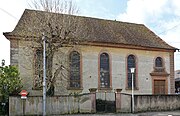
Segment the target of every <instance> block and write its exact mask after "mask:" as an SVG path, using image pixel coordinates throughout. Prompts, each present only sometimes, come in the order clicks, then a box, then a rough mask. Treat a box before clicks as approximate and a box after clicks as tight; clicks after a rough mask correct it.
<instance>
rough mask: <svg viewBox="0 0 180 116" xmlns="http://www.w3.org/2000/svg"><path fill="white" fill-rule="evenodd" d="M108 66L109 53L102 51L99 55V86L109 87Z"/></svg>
mask: <svg viewBox="0 0 180 116" xmlns="http://www.w3.org/2000/svg"><path fill="white" fill-rule="evenodd" d="M109 70H110V66H109V55H108V54H107V53H102V54H101V55H100V87H102V88H103V87H104V88H109V87H110V71H109Z"/></svg>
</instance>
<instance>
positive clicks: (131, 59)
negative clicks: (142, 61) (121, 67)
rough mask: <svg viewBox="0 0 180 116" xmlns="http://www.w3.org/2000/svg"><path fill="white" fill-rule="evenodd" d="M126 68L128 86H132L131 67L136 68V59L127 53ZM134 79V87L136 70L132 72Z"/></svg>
mask: <svg viewBox="0 0 180 116" xmlns="http://www.w3.org/2000/svg"><path fill="white" fill-rule="evenodd" d="M127 65H128V66H127V68H128V69H127V70H128V88H132V74H131V70H130V69H131V68H136V59H135V56H134V55H129V56H128V58H127ZM133 77H134V78H133V79H134V82H133V84H134V87H136V72H134V74H133Z"/></svg>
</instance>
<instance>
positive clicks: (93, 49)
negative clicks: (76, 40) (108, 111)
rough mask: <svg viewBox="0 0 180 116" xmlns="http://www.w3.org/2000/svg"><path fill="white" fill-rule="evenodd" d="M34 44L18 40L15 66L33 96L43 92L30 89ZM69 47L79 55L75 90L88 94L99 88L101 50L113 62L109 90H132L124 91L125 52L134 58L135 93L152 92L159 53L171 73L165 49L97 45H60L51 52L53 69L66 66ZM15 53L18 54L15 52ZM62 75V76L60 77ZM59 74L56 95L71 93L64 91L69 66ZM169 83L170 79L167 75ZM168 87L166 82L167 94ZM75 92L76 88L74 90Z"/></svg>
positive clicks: (31, 85) (65, 89)
mask: <svg viewBox="0 0 180 116" xmlns="http://www.w3.org/2000/svg"><path fill="white" fill-rule="evenodd" d="M32 45H33V46H37V44H36V43H32V42H30V41H19V52H18V57H17V60H18V63H19V64H18V67H19V70H20V76H21V78H22V81H23V83H25V84H24V88H25V89H27V90H28V91H29V92H31V94H32V95H34V94H35V95H37V94H42V91H40V90H33V92H32V88H33V79H34V76H33V73H34V69H33V68H34V67H33V63H34V51H33V49H34V48H33V47H32ZM72 50H77V51H79V52H80V53H81V56H82V87H83V88H82V89H81V90H78V92H83V93H88V92H89V90H88V89H89V88H98V56H99V54H100V53H102V52H107V53H108V54H109V55H110V58H111V61H110V62H111V64H112V90H111V92H114V89H119V88H120V89H122V92H125V93H131V90H126V76H127V75H126V58H127V56H128V55H130V54H133V55H135V56H136V58H137V69H136V70H137V73H138V80H137V81H138V88H139V89H138V90H135V93H138V94H139V93H141V94H151V93H152V79H151V76H150V73H151V72H152V71H153V66H154V59H155V58H156V57H158V56H161V57H162V58H163V59H164V62H165V68H166V71H167V73H170V66H169V65H170V58H169V53H168V52H159V51H146V50H136V49H124V48H110V47H97V46H75V47H65V48H60V49H59V51H58V52H55V55H54V59H53V62H54V65H53V68H54V70H53V72H55V70H56V69H57V68H58V66H60V65H61V64H62V65H64V66H65V67H68V60H67V59H68V54H69V53H70V51H72ZM16 55H17V54H16ZM61 74H63V75H65V76H62V75H61ZM61 74H59V75H58V77H57V79H56V83H55V94H56V95H59V94H62V93H67V94H69V93H72V92H74V91H73V90H67V85H68V83H67V79H68V69H67V70H66V71H62V73H61ZM167 78H168V83H169V84H170V81H169V76H168V77H167ZM169 91H170V86H169V85H168V93H169ZM75 92H76V91H75Z"/></svg>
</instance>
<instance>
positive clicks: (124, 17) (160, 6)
mask: <svg viewBox="0 0 180 116" xmlns="http://www.w3.org/2000/svg"><path fill="white" fill-rule="evenodd" d="M166 4H167V0H129V1H128V2H127V9H126V12H125V13H123V14H120V15H119V16H118V19H119V20H121V21H126V22H127V21H128V22H133V23H143V24H145V23H146V22H147V21H152V20H148V19H149V18H153V17H156V18H157V17H159V16H160V14H162V13H164V12H166V9H167V8H165V7H166Z"/></svg>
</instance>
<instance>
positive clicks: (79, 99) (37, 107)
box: [9, 94, 93, 116]
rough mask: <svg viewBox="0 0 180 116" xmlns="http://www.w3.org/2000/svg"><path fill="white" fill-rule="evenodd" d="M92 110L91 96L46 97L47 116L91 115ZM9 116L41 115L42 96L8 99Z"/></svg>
mask: <svg viewBox="0 0 180 116" xmlns="http://www.w3.org/2000/svg"><path fill="white" fill-rule="evenodd" d="M23 108H24V109H23ZM23 110H24V111H23ZM92 110H93V109H92V103H91V94H84V95H79V96H54V97H46V114H47V115H57V114H67V113H68V114H69V113H70V114H71V113H91V111H92ZM9 115H12V116H13V115H42V96H28V97H27V99H26V100H22V99H21V98H20V97H9Z"/></svg>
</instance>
